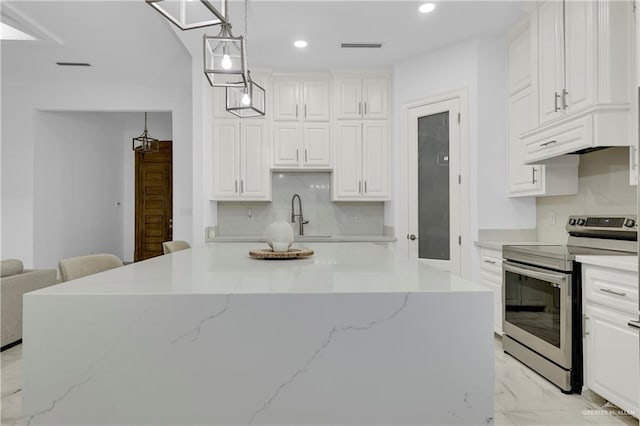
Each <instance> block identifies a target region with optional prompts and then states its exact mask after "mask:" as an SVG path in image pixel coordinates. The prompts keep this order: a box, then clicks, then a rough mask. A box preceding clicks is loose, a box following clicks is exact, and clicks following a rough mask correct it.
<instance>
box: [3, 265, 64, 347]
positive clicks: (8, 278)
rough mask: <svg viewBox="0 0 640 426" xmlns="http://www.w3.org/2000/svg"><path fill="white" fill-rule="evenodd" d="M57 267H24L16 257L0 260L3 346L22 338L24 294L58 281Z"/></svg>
mask: <svg viewBox="0 0 640 426" xmlns="http://www.w3.org/2000/svg"><path fill="white" fill-rule="evenodd" d="M56 275H57V271H56V270H55V269H34V270H31V269H23V265H22V262H21V261H19V260H16V259H9V260H3V261H2V262H0V302H1V304H2V306H1V307H0V310H1V312H2V313H1V318H0V320H1V321H2V331H1V333H2V334H1V339H0V340H1V341H2V344H1V345H0V346H2V348H4V347H5V346H7V345H10V344H12V343H15V342H16V341H19V340H20V339H22V295H23V294H25V293H28V292H30V291H34V290H38V289H41V288H44V287H48V286H50V285H53V284H55V283H56Z"/></svg>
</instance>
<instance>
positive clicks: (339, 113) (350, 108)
mask: <svg viewBox="0 0 640 426" xmlns="http://www.w3.org/2000/svg"><path fill="white" fill-rule="evenodd" d="M335 88H336V118H337V119H338V120H357V119H366V120H386V119H388V118H389V111H388V110H389V78H387V77H386V76H385V77H355V76H353V77H336V83H335Z"/></svg>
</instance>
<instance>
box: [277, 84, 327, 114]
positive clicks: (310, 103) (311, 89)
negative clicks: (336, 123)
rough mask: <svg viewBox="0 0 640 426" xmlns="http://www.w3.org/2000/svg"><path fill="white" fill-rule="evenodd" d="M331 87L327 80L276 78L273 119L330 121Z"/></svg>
mask: <svg viewBox="0 0 640 426" xmlns="http://www.w3.org/2000/svg"><path fill="white" fill-rule="evenodd" d="M329 87H330V86H329V79H327V78H304V79H301V78H293V77H286V78H284V77H278V78H275V79H274V81H273V119H274V120H275V121H329V119H330V114H329Z"/></svg>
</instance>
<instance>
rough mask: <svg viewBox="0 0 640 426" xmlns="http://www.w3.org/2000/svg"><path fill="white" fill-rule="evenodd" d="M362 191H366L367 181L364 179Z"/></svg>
mask: <svg viewBox="0 0 640 426" xmlns="http://www.w3.org/2000/svg"><path fill="white" fill-rule="evenodd" d="M364 193H365V194H366V193H367V181H366V180H365V181H364Z"/></svg>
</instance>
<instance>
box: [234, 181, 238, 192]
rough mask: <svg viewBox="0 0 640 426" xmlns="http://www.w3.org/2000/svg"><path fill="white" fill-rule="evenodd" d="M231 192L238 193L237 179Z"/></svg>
mask: <svg viewBox="0 0 640 426" xmlns="http://www.w3.org/2000/svg"><path fill="white" fill-rule="evenodd" d="M233 192H235V193H238V180H237V179H236V183H235V189H234V190H233Z"/></svg>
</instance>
